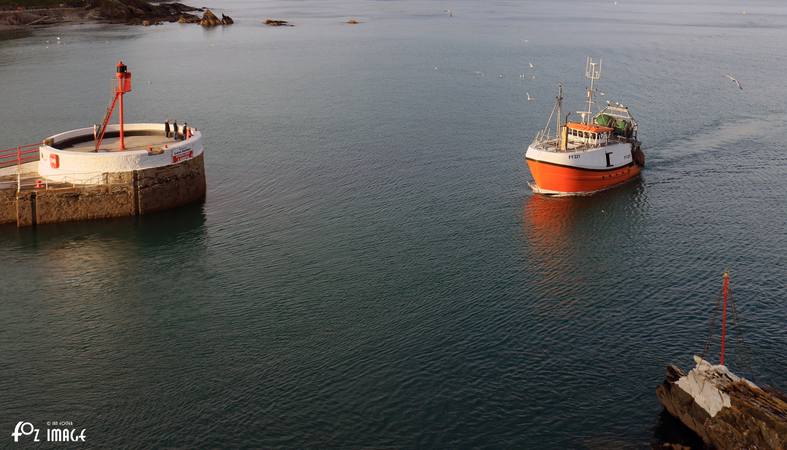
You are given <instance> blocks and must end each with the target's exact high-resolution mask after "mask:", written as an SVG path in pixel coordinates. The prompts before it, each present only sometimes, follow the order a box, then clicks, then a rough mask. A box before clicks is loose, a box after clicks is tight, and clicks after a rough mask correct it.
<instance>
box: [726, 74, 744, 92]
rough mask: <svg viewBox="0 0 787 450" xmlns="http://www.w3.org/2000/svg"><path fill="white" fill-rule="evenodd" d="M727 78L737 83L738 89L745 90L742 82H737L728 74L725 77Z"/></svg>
mask: <svg viewBox="0 0 787 450" xmlns="http://www.w3.org/2000/svg"><path fill="white" fill-rule="evenodd" d="M725 76H726V77H727V78H729V79H730V80H732V81H734V82H735V84H737V85H738V89H740V90H743V86H741V82H740V81H738V80H736V79H735V77H734V76H732V75H730V74H727V75H725Z"/></svg>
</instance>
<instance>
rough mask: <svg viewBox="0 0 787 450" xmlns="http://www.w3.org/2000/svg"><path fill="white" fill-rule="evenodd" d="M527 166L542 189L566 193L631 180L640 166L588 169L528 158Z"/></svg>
mask: <svg viewBox="0 0 787 450" xmlns="http://www.w3.org/2000/svg"><path fill="white" fill-rule="evenodd" d="M527 166H528V167H529V168H530V173H531V174H532V175H533V179H534V180H535V182H536V185H537V186H538V187H539V188H540V189H541V190H542V191H549V192H552V193H566V194H580V193H590V192H596V191H601V190H604V189H609V188H611V187H613V186H616V185H618V184H621V183H625V182H626V181H628V180H631V179H632V178H634V177H636V176H637V175H639V172H640V167H639V166H638V165H636V164H634V163H631V164H628V165H625V166H623V167H618V168H615V169H610V170H590V169H581V168H578V167H568V166H562V165H558V164H550V163H546V162H542V161H536V160H534V159H528V160H527Z"/></svg>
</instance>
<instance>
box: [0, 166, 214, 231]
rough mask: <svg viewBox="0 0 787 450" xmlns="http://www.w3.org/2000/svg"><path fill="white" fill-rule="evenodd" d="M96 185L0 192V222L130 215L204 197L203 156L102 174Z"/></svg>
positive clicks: (73, 219)
mask: <svg viewBox="0 0 787 450" xmlns="http://www.w3.org/2000/svg"><path fill="white" fill-rule="evenodd" d="M105 177H106V182H105V184H101V185H92V186H75V187H70V188H64V189H36V190H30V191H22V192H19V193H17V192H16V189H5V190H0V223H14V222H16V224H17V226H20V227H23V226H32V225H36V224H47V223H59V222H70V221H75V220H91V219H107V218H112V217H125V216H135V215H141V214H148V213H152V212H156V211H161V210H165V209H170V208H175V207H178V206H182V205H185V204H188V203H193V202H197V201H202V200H204V198H205V190H206V185H205V165H204V158H203V154H200V155H198V156H196V157H194V158H192V159H189V160H186V161H183V162H180V163H177V164H173V165H169V166H164V167H154V168H150V169H140V170H135V171H131V172H119V173H107V174H105Z"/></svg>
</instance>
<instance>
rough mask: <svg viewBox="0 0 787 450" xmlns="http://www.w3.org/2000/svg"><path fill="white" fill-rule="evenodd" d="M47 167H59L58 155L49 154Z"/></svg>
mask: <svg viewBox="0 0 787 450" xmlns="http://www.w3.org/2000/svg"><path fill="white" fill-rule="evenodd" d="M49 167H51V168H53V169H57V168H59V167H60V157H59V156H57V155H55V154H50V155H49Z"/></svg>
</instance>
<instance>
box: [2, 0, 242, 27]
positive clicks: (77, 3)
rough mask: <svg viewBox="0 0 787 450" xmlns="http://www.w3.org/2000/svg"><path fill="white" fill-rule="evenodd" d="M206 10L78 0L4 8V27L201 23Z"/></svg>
mask: <svg viewBox="0 0 787 450" xmlns="http://www.w3.org/2000/svg"><path fill="white" fill-rule="evenodd" d="M202 10H203V9H202V8H195V7H192V6H188V5H184V4H183V3H179V2H174V1H172V2H151V1H149V0H74V1H71V2H69V3H60V4H58V5H57V6H56V7H50V8H46V7H43V8H35V7H22V6H18V7H16V8H13V9H5V10H0V27H6V28H9V27H10V28H26V27H36V26H47V25H59V24H65V23H85V22H102V23H116V24H125V25H157V24H161V23H164V22H181V23H200V22H201V20H202V18H201V17H199V16H198V15H196V14H193V13H194V12H201V11H202ZM206 12H209V10H207V11H206ZM211 15H212V13H211ZM213 17H215V16H213ZM231 20H232V19H229V21H231ZM229 21H225V23H224V24H229V23H231V22H229Z"/></svg>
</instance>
